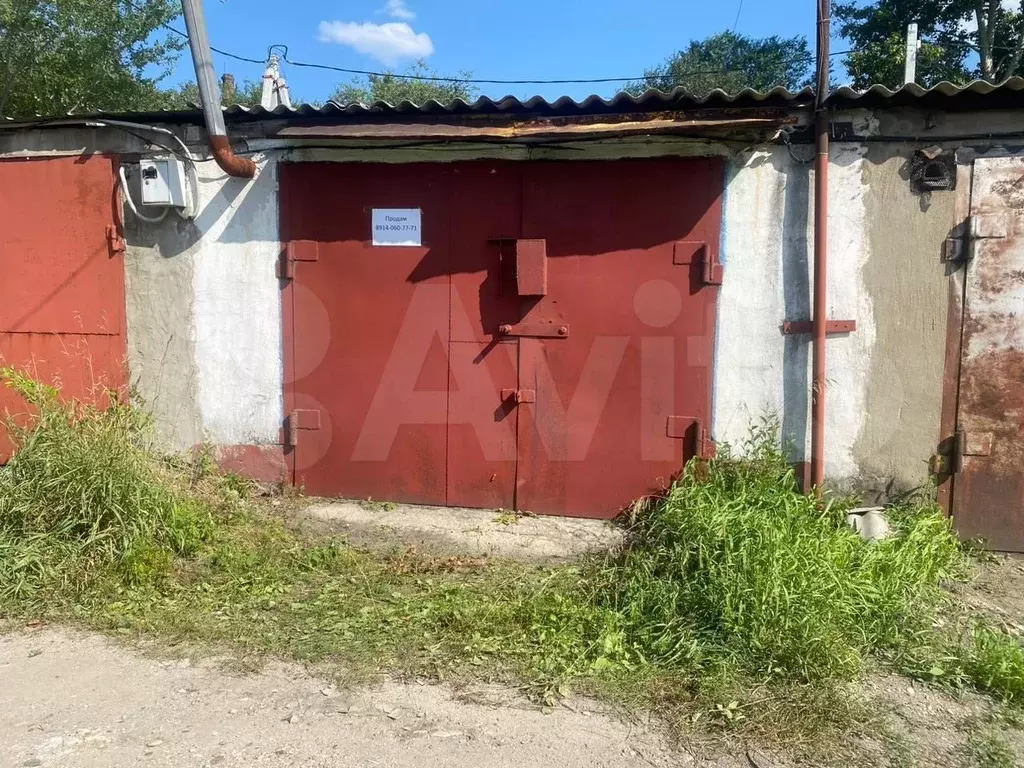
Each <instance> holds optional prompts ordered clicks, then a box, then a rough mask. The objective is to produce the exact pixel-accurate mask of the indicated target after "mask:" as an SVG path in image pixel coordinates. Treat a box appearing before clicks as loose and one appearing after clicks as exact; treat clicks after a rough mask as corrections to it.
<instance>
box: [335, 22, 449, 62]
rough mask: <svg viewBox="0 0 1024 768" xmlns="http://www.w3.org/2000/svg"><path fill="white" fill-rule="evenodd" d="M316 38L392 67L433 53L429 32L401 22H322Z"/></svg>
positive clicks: (432, 43) (432, 42)
mask: <svg viewBox="0 0 1024 768" xmlns="http://www.w3.org/2000/svg"><path fill="white" fill-rule="evenodd" d="M319 38H320V40H321V41H323V42H325V43H338V44H339V45H347V46H349V47H350V48H354V49H355V50H357V51H359V53H363V54H366V55H367V56H372V57H373V58H375V59H377V60H378V61H380V62H382V63H384V64H387V65H388V66H395V65H396V64H397V63H398V62H399V60H400V59H425V58H426V57H427V56H430V55H431V54H432V53H433V52H434V41H433V40H431V39H430V35H428V34H427V33H426V32H418V33H417V32H415V31H414V30H413V28H412V27H410V26H409V25H408V24H406V23H405V22H404V21H403V22H396V21H390V22H388V23H387V24H374V23H372V22H369V21H366V22H363V23H357V22H354V21H321V22H320V35H319Z"/></svg>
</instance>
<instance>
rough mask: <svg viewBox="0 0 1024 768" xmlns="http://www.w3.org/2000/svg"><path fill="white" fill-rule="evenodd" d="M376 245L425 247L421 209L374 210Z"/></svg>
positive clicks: (374, 238) (374, 239) (374, 242)
mask: <svg viewBox="0 0 1024 768" xmlns="http://www.w3.org/2000/svg"><path fill="white" fill-rule="evenodd" d="M373 244H374V245H403V246H410V245H411V246H416V245H423V236H422V234H421V232H420V209H419V208H374V209H373Z"/></svg>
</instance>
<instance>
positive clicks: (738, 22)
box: [732, 0, 743, 35]
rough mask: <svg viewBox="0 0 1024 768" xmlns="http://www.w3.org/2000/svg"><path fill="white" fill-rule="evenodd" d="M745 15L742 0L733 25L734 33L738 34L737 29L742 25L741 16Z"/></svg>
mask: <svg viewBox="0 0 1024 768" xmlns="http://www.w3.org/2000/svg"><path fill="white" fill-rule="evenodd" d="M741 13H743V0H740V4H739V7H737V8H736V19H735V21H733V23H732V33H733V34H734V35H735V34H736V27H738V26H739V25H740V14H741Z"/></svg>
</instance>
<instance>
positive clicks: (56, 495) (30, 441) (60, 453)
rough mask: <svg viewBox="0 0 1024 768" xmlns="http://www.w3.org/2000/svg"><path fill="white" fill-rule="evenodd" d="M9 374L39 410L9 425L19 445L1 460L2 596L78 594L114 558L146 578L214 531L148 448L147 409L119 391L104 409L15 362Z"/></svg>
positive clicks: (1, 375)
mask: <svg viewBox="0 0 1024 768" xmlns="http://www.w3.org/2000/svg"><path fill="white" fill-rule="evenodd" d="M0 380H3V381H5V382H6V384H7V386H9V387H11V388H13V389H15V390H16V391H17V392H18V393H19V394H20V395H21V396H22V397H23V398H24V399H25V400H26V401H27V403H28V404H29V405H30V406H31V407H32V408H33V409H34V410H35V413H36V415H35V416H34V417H33V418H32V419H31V421H30V423H29V424H27V425H25V424H20V425H19V424H17V423H14V422H12V423H11V424H10V426H9V429H10V431H11V433H12V435H13V437H14V439H15V442H16V443H17V444H18V446H19V449H18V451H17V453H16V454H15V456H14V457H13V458H12V459H11V461H10V462H9V463H8V464H7V465H6V466H4V467H3V468H2V469H0V598H10V597H18V598H29V597H32V598H35V599H42V595H41V594H40V590H42V589H43V588H52V589H55V590H58V591H64V592H72V593H74V592H77V591H79V590H80V589H82V588H83V587H85V586H86V584H87V583H88V581H89V580H90V579H91V578H92V577H94V576H95V575H96V574H97V573H98V572H100V571H102V570H104V569H106V568H111V567H113V568H116V569H119V571H120V573H121V574H122V575H123V576H124V578H125V579H126V580H127V581H129V582H133V581H146V580H149V579H151V578H152V577H153V576H155V575H156V574H158V573H163V572H165V571H166V570H167V566H168V565H169V563H170V560H171V558H172V557H173V556H176V555H189V554H192V553H194V552H195V551H196V549H197V547H198V546H199V545H200V544H201V543H202V542H203V541H205V540H206V539H207V538H208V537H209V536H210V534H211V532H212V529H213V521H212V519H211V516H210V514H209V511H208V509H207V508H206V506H205V505H204V504H202V503H201V502H199V501H198V500H196V499H194V498H192V497H191V496H189V495H188V494H186V493H183V492H181V491H180V489H179V488H177V487H176V486H175V484H174V483H173V482H169V478H168V476H167V475H166V474H165V473H163V472H162V471H161V468H160V465H159V464H158V463H157V462H156V461H155V460H154V459H153V458H152V456H151V454H150V453H149V452H148V451H147V450H146V447H145V445H144V444H143V437H144V435H145V432H146V429H147V427H148V420H147V419H146V417H145V416H144V415H142V413H141V412H140V411H139V410H138V409H136V408H133V407H132V406H131V405H129V404H124V403H122V402H120V401H119V400H118V398H117V397H116V396H115V395H113V394H111V395H110V396H109V404H108V407H107V408H105V409H98V408H96V407H93V406H88V405H83V404H80V403H76V402H70V401H65V400H64V399H62V398H61V397H60V393H59V392H58V391H57V390H56V389H54V388H52V387H47V386H45V385H42V384H40V383H38V382H36V381H34V380H32V379H31V378H28V377H27V376H24V375H22V374H20V373H18V372H16V371H13V370H11V369H0Z"/></svg>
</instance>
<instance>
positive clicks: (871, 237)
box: [714, 144, 954, 499]
mask: <svg viewBox="0 0 1024 768" xmlns="http://www.w3.org/2000/svg"><path fill="white" fill-rule="evenodd" d="M913 151H914V148H913V146H911V145H909V144H836V145H833V147H832V152H831V156H830V160H831V166H830V169H829V171H830V172H829V195H830V217H829V238H828V240H829V273H828V307H829V317H830V319H834V320H856V322H857V330H856V332H854V333H851V334H843V335H835V336H830V337H829V339H828V343H827V352H826V382H827V385H826V386H827V390H826V391H827V400H826V404H827V405H826V452H825V464H826V473H827V475H828V476H829V478H830V479H831V480H832V481H833V482H834V483H835V484H836V485H838V486H840V487H843V488H855V489H857V490H859V491H862V492H864V493H865V494H866V495H867V496H868V497H869V498H872V499H873V498H879V497H883V496H886V495H889V494H890V493H892V492H895V491H900V490H905V489H908V488H912V487H916V486H919V485H922V484H924V483H926V482H927V480H928V467H927V459H928V457H929V456H930V455H931V454H932V453H933V452H934V450H935V447H936V443H937V441H938V439H939V414H940V408H941V400H942V366H943V359H944V354H945V342H946V338H945V327H946V326H945V323H946V282H947V279H948V278H947V277H946V272H945V269H944V267H943V264H942V263H941V262H940V260H939V256H940V253H941V244H942V242H943V240H944V239H945V238H946V237H947V235H948V233H949V230H950V229H951V227H952V226H953V195H954V193H953V192H935V193H932V194H931V195H930V196H929V198H928V199H927V200H926V199H924V198H923V197H922V196H921V195H918V194H916V193H914V192H912V191H911V188H910V184H909V182H908V180H907V171H906V166H907V163H908V160H909V159H910V158H911V157H912V155H913ZM811 158H812V150H811V148H810V147H793V148H787V147H776V148H773V149H768V150H755V151H750V152H746V153H742V154H740V155H738V156H736V157H734V158H733V159H732V160H731V162H730V167H729V172H728V179H727V185H726V200H725V229H724V232H723V238H722V240H723V248H722V255H723V259H724V261H725V265H726V279H725V282H724V284H723V287H722V294H721V305H720V310H719V321H718V340H717V350H718V352H717V360H716V386H715V425H714V431H715V437H716V439H717V440H719V441H726V442H730V443H733V444H739V443H742V441H743V440H744V439H745V438H746V436H747V435H748V433H749V427H750V424H751V423H753V422H756V421H757V420H758V419H761V418H764V417H770V418H775V419H777V420H778V422H779V423H780V425H781V430H782V436H783V440H784V441H785V443H786V444H787V445H788V447H789V451H790V454H791V456H792V457H793V459H794V461H804V460H807V459H808V458H809V455H810V420H809V414H810V396H809V393H810V376H811V374H810V362H811V349H810V345H811V337H810V335H783V334H782V333H781V329H780V326H781V324H782V322H783V320H803V319H808V318H810V316H811V291H812V288H813V280H812V270H811V268H810V266H809V265H810V262H811V260H812V257H813V254H812V252H811V251H810V243H811V240H810V237H811V234H812V230H811V229H810V228H809V224H811V223H813V218H812V217H813V200H812V195H811V190H812V189H813V170H812V169H811V164H810V162H809V161H810V160H811Z"/></svg>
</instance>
